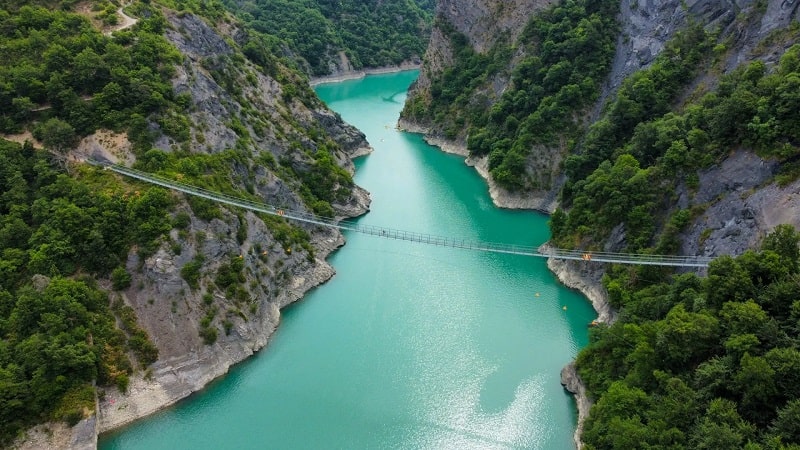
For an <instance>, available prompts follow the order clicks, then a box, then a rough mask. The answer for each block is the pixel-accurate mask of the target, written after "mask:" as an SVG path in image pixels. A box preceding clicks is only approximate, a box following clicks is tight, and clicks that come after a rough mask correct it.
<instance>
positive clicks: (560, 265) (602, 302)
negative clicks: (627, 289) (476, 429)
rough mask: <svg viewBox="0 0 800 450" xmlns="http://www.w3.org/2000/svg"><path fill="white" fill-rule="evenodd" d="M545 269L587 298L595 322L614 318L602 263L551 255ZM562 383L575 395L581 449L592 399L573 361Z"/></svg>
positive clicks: (563, 372)
mask: <svg viewBox="0 0 800 450" xmlns="http://www.w3.org/2000/svg"><path fill="white" fill-rule="evenodd" d="M549 249H550V244H549V243H547V244H544V245H542V246H541V247H539V251H540V252H542V253H547V251H548V250H549ZM547 268H548V269H550V271H551V272H553V273H554V274H555V275H556V277H558V280H559V281H560V282H561V284H563V285H565V286H567V287H569V288H571V289H576V290H577V291H579V292H580V293H581V294H583V295H584V296H585V297H586V298H587V299H589V301H590V302H591V303H592V307H593V308H594V310H595V311H596V312H597V321H598V322H602V323H607V324H611V323H614V321H615V320H617V312H616V311H614V309H613V308H612V307H611V305H610V304H609V303H608V292H606V290H605V288H604V287H603V284H602V282H601V280H602V277H603V269H602V267H601V266H598V265H596V264H594V265H592V264H587V263H585V262H582V261H568V260H563V259H553V258H550V259H548V260H547ZM561 384H562V385H563V386H564V389H566V390H567V391H569V392H570V393H572V395H573V396H574V397H575V404H576V405H577V407H578V424H577V426H576V428H575V436H574V440H575V446H576V447H577V448H578V449H580V448H582V446H583V445H582V443H581V434H582V433H583V424H584V422H585V421H586V417H588V415H589V409H591V407H592V401H591V399H590V398H589V396H588V395H587V394H586V386H584V384H583V381H582V380H581V377H580V375H578V371H577V368H576V367H575V361H573V362H571V363H569V364H568V365H567V366H565V367H564V368H563V369H562V370H561Z"/></svg>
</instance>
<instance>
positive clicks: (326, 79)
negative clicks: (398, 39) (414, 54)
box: [308, 62, 421, 87]
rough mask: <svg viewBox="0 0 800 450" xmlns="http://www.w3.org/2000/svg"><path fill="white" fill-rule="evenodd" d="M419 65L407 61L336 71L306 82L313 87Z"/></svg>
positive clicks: (412, 68)
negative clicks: (390, 64) (386, 65)
mask: <svg viewBox="0 0 800 450" xmlns="http://www.w3.org/2000/svg"><path fill="white" fill-rule="evenodd" d="M420 67H421V66H420V64H418V63H411V62H408V63H402V64H400V65H399V66H389V67H376V68H370V69H362V70H352V71H347V72H341V73H337V74H335V75H326V76H323V77H312V78H309V80H308V84H309V85H310V86H312V87H313V86H317V85H320V84H325V83H339V82H341V81H347V80H358V79H360V78H364V77H366V76H367V75H380V74H384V73H395V72H403V71H405V70H416V69H419V68H420Z"/></svg>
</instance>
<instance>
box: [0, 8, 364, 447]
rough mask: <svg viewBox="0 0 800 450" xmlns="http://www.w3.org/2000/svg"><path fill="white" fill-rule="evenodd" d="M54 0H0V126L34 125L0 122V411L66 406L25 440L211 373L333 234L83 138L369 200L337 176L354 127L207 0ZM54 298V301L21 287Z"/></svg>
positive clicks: (349, 206) (277, 193)
mask: <svg viewBox="0 0 800 450" xmlns="http://www.w3.org/2000/svg"><path fill="white" fill-rule="evenodd" d="M52 3H53V2H49V3H47V2H45V3H44V4H46V6H48V7H52V6H54V5H53V4H52ZM60 6H61V7H62V9H63V10H59V9H46V8H42V7H38V6H35V5H34V6H31V5H30V4H26V5H18V6H14V5H10V6H8V7H7V9H4V10H3V11H0V22H2V26H0V32H2V33H4V36H3V39H4V40H5V42H6V43H7V45H4V46H2V49H0V52H2V56H3V58H2V62H0V80H2V81H0V106H1V107H0V111H2V113H0V128H1V130H0V131H2V133H4V134H3V136H4V137H8V138H13V139H20V140H24V139H27V140H28V142H27V143H26V144H25V145H24V146H20V145H17V144H12V143H9V142H8V141H5V140H0V142H2V148H0V150H2V158H3V161H4V162H3V164H0V167H1V168H2V177H1V179H0V186H2V191H3V194H2V199H3V200H2V207H0V268H2V273H3V276H2V277H0V278H1V279H0V299H2V308H1V309H0V311H1V312H2V317H0V333H2V339H3V340H2V345H0V381H1V382H2V384H3V386H5V387H9V389H6V388H5V387H4V388H3V389H4V395H3V396H2V398H1V399H0V402H2V404H1V405H0V410H1V411H3V414H4V415H5V416H4V417H6V419H5V420H3V421H2V430H0V431H2V440H3V442H4V443H7V442H8V439H10V438H12V437H13V436H14V435H15V434H16V433H18V432H20V430H22V429H24V428H25V427H27V426H29V425H30V424H32V423H36V422H39V421H47V420H68V421H69V423H70V424H74V423H75V422H80V425H79V426H77V427H75V428H74V429H73V430H72V433H73V436H72V438H64V439H66V440H65V441H64V440H62V441H59V440H58V439H59V436H60V435H59V433H55V435H54V434H52V433H50V432H48V431H44V432H40V433H38V434H37V433H36V432H34V433H33V434H32V436H33V440H31V441H29V442H28V445H30V446H32V447H34V448H36V447H39V446H41V445H46V441H49V442H50V444H49V445H51V446H54V447H60V446H62V445H61V444H59V442H61V443H63V442H70V441H69V439H72V441H71V444H69V445H73V446H79V447H80V446H81V445H84V444H85V445H89V446H91V445H92V444H91V442H92V440H93V439H96V432H97V431H103V430H107V429H110V428H113V427H116V426H119V425H121V424H123V423H126V422H128V421H130V420H133V419H135V418H137V417H141V416H142V415H145V414H148V413H151V412H153V411H155V410H156V409H158V408H161V407H163V406H165V405H167V404H170V403H172V402H175V401H176V400H178V399H180V398H182V397H185V396H186V395H188V394H189V393H191V392H193V391H195V390H197V389H199V388H201V387H202V386H203V385H204V384H205V383H207V382H208V381H210V380H211V379H213V378H214V377H216V376H218V375H220V374H222V373H224V372H225V371H227V369H228V367H229V366H230V365H231V364H234V363H236V362H238V361H241V360H242V359H244V358H246V357H247V356H249V355H251V354H252V353H253V352H254V351H256V350H258V349H259V348H261V347H263V346H264V345H265V344H266V342H267V340H268V338H269V336H270V334H271V333H272V332H273V331H274V329H275V327H276V326H277V324H278V320H279V315H280V313H279V308H281V307H282V306H285V305H286V304H288V303H290V302H292V301H295V300H297V299H298V298H300V297H301V296H302V294H303V293H304V292H306V291H307V290H308V289H310V288H312V287H314V286H316V285H318V284H319V283H321V282H324V281H325V280H327V279H328V278H329V277H331V276H332V275H333V269H332V268H331V267H330V266H329V265H328V264H327V263H326V262H325V260H324V258H325V256H326V255H327V254H328V253H329V252H330V251H331V250H333V249H334V248H336V247H337V246H339V245H341V244H342V237H341V235H340V234H339V233H338V232H337V231H331V230H330V229H323V228H319V227H314V226H297V225H295V224H291V223H288V222H286V221H285V220H283V219H281V218H275V217H268V216H262V215H258V214H253V213H249V212H248V213H245V212H243V211H238V210H235V209H228V208H224V207H221V206H218V205H215V204H213V203H210V202H207V201H203V200H201V199H197V198H188V197H185V196H183V195H180V194H176V193H172V192H169V191H166V190H163V189H160V188H156V187H152V186H148V185H142V184H138V183H133V182H131V181H130V180H125V179H122V178H120V177H118V176H114V175H112V174H109V173H106V172H103V171H101V170H98V169H96V168H94V167H91V166H88V165H85V164H82V163H81V162H82V161H84V160H85V159H86V158H88V157H91V158H95V159H107V160H110V161H115V162H117V161H118V162H120V163H123V164H132V165H133V166H134V167H137V168H139V169H142V170H146V171H149V172H154V173H158V174H160V175H162V176H165V177H168V178H174V179H179V180H182V181H184V182H188V183H191V184H195V185H198V186H202V187H205V188H209V189H213V190H217V191H222V192H226V193H229V194H233V195H237V196H242V197H247V198H251V199H254V200H258V201H263V202H266V203H270V204H274V205H278V206H281V207H284V208H286V209H292V210H300V211H303V210H307V211H313V212H315V213H317V214H321V215H326V216H329V217H350V216H354V215H359V214H362V213H364V212H365V211H366V210H367V208H368V203H369V198H368V195H367V193H366V192H365V191H363V190H362V189H360V188H359V187H357V186H355V185H354V184H353V181H352V177H351V174H352V168H353V166H352V163H351V158H353V157H355V156H357V155H359V154H363V153H364V152H367V151H369V145H368V144H367V142H366V141H365V139H364V136H363V134H361V133H360V132H358V131H357V130H355V129H353V128H352V127H350V126H348V125H346V124H344V123H343V122H342V121H341V119H340V118H339V117H338V116H337V115H335V114H334V113H332V112H331V111H329V110H327V108H325V107H324V105H323V104H322V103H321V102H320V101H319V100H318V99H317V98H316V96H315V95H314V93H313V92H312V91H311V90H310V88H309V87H308V84H307V82H306V81H305V80H306V78H305V76H304V75H303V74H301V73H299V72H297V71H295V70H294V69H291V68H289V67H287V66H285V65H283V64H282V63H281V62H280V58H279V57H277V56H275V55H273V54H271V53H270V51H269V48H268V47H265V46H263V45H261V44H262V43H263V42H264V40H265V39H266V38H265V37H264V36H263V35H261V34H259V33H258V32H256V31H254V30H251V29H249V28H247V27H246V26H244V25H242V24H240V23H239V22H237V21H236V20H235V19H234V18H233V17H232V16H230V15H229V14H228V13H227V12H225V10H224V8H222V6H221V5H220V4H214V3H205V2H203V3H202V4H200V3H195V2H184V3H183V4H182V5H181V8H182V9H183V11H180V12H177V11H175V9H173V8H174V6H175V5H173V4H172V3H171V2H163V3H157V2H147V3H145V2H142V3H139V2H134V3H131V4H130V5H128V6H126V8H125V11H124V13H125V14H126V15H128V16H130V17H132V18H133V19H134V21H131V22H129V23H128V25H129V26H128V27H125V28H123V27H121V26H118V24H119V23H121V19H120V17H121V16H117V14H120V13H119V12H118V6H117V5H114V4H112V3H106V2H97V3H89V2H86V3H78V4H74V5H73V4H63V5H60ZM112 17H113V18H112ZM64 292H66V294H64ZM51 298H56V299H58V300H57V301H59V302H62V303H63V304H64V307H63V308H62V309H60V310H58V311H51V308H49V307H47V306H45V307H41V308H40V307H38V306H37V307H35V308H32V307H31V305H40V306H41V305H43V304H44V305H47V304H49V302H52V301H54V300H50V299H51ZM59 311H61V312H59ZM56 313H58V314H56ZM84 321H88V322H87V323H86V324H85V325H84V324H83V323H84ZM59 323H60V324H61V328H59V326H57V325H58V324H59ZM67 323H69V324H71V325H70V329H69V330H63V329H62V328H63V326H64V325H65V324H67ZM50 343H52V345H50ZM67 344H69V345H71V346H72V347H68V346H67ZM60 347H61V348H63V349H64V350H57V349H58V348H60ZM32 349H38V350H37V351H36V352H32V351H31V350H32ZM48 349H49V350H48ZM70 349H71V350H70ZM67 350H69V351H70V352H71V353H65V352H67ZM42 352H44V353H42ZM48 352H49V353H48ZM53 352H55V353H53ZM34 355H36V356H34ZM58 355H60V356H58ZM55 356H57V357H58V358H63V359H64V361H65V362H64V363H63V364H58V365H53V364H52V361H53V358H54V357H55ZM54 380H55V381H54ZM95 381H96V382H97V389H96V390H95V388H94V387H93V383H94V382H95ZM95 394H97V395H98V397H97V398H99V403H98V414H97V415H94V414H93V412H94V410H95V407H94V406H93V404H94V403H95ZM81 419H84V420H81ZM54 427H55V428H54V429H58V427H57V426H55V425H54ZM66 432H67V433H69V432H70V430H68V429H67V430H66ZM37 438H41V439H42V440H36V439H37ZM81 443H83V444H81Z"/></svg>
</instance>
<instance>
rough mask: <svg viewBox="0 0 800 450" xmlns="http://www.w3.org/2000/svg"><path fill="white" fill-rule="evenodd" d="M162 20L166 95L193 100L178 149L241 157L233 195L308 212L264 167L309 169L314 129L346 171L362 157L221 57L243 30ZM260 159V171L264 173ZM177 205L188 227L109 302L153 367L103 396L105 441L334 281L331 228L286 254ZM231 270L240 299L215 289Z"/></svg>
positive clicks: (261, 231)
mask: <svg viewBox="0 0 800 450" xmlns="http://www.w3.org/2000/svg"><path fill="white" fill-rule="evenodd" d="M167 17H168V20H169V21H170V25H171V29H170V30H169V31H168V32H167V38H168V39H169V40H170V41H171V42H172V43H173V44H174V45H175V46H176V47H177V48H178V49H179V50H180V51H181V53H182V54H183V55H184V60H183V63H182V64H181V65H180V66H179V67H178V68H177V71H176V75H175V77H174V79H173V88H174V89H175V92H176V93H177V94H186V95H188V96H189V97H190V98H191V104H192V107H191V108H189V110H188V111H187V113H188V116H189V118H190V121H191V129H192V134H191V139H190V140H189V142H186V143H181V144H180V147H181V148H182V149H184V150H187V151H190V152H196V153H206V154H214V153H219V152H222V151H226V150H231V149H234V148H236V149H237V151H238V152H239V153H240V154H242V155H243V156H242V158H243V159H240V160H237V161H235V162H232V163H231V167H230V174H231V178H232V179H231V181H232V182H233V183H235V184H237V183H238V184H239V185H240V186H239V187H240V188H242V189H244V188H247V190H248V191H249V192H250V194H252V195H256V196H258V197H260V198H261V199H262V200H263V201H264V202H265V203H268V204H271V205H276V206H279V207H281V208H286V209H290V210H298V211H306V210H307V208H306V206H305V204H304V202H303V201H302V200H301V197H300V195H299V194H298V192H297V186H295V185H294V184H296V183H295V182H294V181H292V180H289V181H287V180H285V179H283V178H282V177H280V176H278V175H277V174H276V173H274V172H273V170H275V167H274V165H272V166H271V165H270V163H269V161H273V162H274V161H278V160H281V158H283V159H284V160H285V161H289V162H290V163H291V165H292V166H293V167H295V166H296V167H299V168H302V167H305V166H307V165H309V164H311V163H312V162H311V161H310V160H309V158H310V157H309V156H307V154H306V152H296V151H292V150H291V149H290V147H291V145H292V144H295V143H299V144H300V145H302V146H304V148H305V149H306V150H307V151H308V152H312V153H313V152H314V151H316V145H317V144H316V141H314V140H312V139H310V138H309V137H308V130H312V129H314V130H318V131H317V132H318V133H321V134H322V135H323V136H325V139H330V140H332V141H333V142H335V143H336V144H337V145H338V146H336V147H335V148H333V149H332V150H331V152H332V154H333V156H334V157H335V159H336V161H337V162H338V163H339V164H341V165H342V166H343V167H345V168H347V169H349V170H351V171H352V169H353V165H352V161H351V158H352V157H353V156H354V155H357V154H359V152H364V151H367V150H368V149H369V144H368V143H367V142H366V139H365V136H364V134H363V133H361V132H360V131H358V130H356V129H355V128H353V127H352V126H350V125H347V124H345V123H344V122H343V121H342V120H341V117H339V116H338V115H336V114H334V113H333V112H331V111H329V110H328V109H327V108H326V107H325V106H324V105H323V104H322V103H321V102H317V101H314V100H313V97H307V98H303V99H302V100H301V99H297V98H291V97H287V96H285V95H284V92H283V87H282V85H281V84H280V83H278V82H277V81H276V80H275V79H273V78H271V77H270V76H268V75H266V74H265V73H263V72H262V71H260V70H259V69H258V68H257V67H255V66H253V65H252V64H250V63H248V62H247V61H244V62H243V63H241V64H239V65H233V64H231V63H230V60H229V59H227V56H228V55H233V54H234V53H235V51H236V50H235V49H234V48H233V47H232V45H233V44H232V43H229V42H236V40H237V39H239V40H241V36H239V34H238V33H240V32H239V31H238V30H236V29H233V28H231V27H230V25H220V27H218V28H212V27H211V26H210V25H209V24H208V23H206V22H205V21H203V20H201V19H199V18H197V17H195V16H194V15H192V14H182V15H178V14H173V15H168V16H167ZM226 27H227V28H226ZM226 32H227V33H228V34H226ZM227 38H230V39H227ZM219 71H224V72H225V76H228V77H232V78H233V79H236V80H237V81H240V89H241V90H240V92H238V93H237V95H233V94H232V93H231V92H228V91H227V90H226V89H225V87H224V86H222V85H221V84H220V82H219V80H218V79H215V76H217V75H218V73H217V75H215V72H219ZM296 81H298V82H301V81H302V79H301V78H300V77H297V80H296ZM223 84H224V83H223ZM242 99H246V100H247V101H248V102H249V105H248V107H247V108H245V106H243V105H242V104H240V101H241V100H242ZM245 111H249V112H245ZM253 111H256V112H253ZM234 118H236V119H238V121H239V123H240V124H241V126H243V127H245V128H246V131H247V134H248V135H249V137H250V138H251V139H247V140H244V141H242V140H241V139H240V138H241V137H242V136H240V135H239V134H238V133H239V132H241V129H240V128H236V129H234V128H232V126H231V123H232V119H234ZM288 118H291V120H289V119H288ZM259 124H260V125H259ZM236 130H239V131H238V132H237V131H236ZM242 142H245V143H244V144H243V143H242ZM156 145H157V146H158V147H160V148H162V149H163V150H165V151H172V150H173V149H174V148H175V147H176V146H177V145H178V144H176V143H174V142H172V141H171V140H170V139H168V138H166V137H164V138H162V139H160V140H159V141H157V143H156ZM295 145H296V144H295ZM330 147H334V146H330ZM267 153H268V154H269V155H266V154H267ZM264 160H266V161H267V163H265V164H261V163H259V162H260V161H264ZM237 180H239V181H237ZM175 200H176V203H177V204H178V206H177V207H176V212H175V213H178V212H183V213H185V214H188V216H189V218H190V220H189V224H188V226H187V227H186V228H185V229H183V230H177V229H175V230H172V232H171V233H170V236H169V239H166V240H165V241H164V242H163V243H162V245H161V247H160V248H159V249H158V250H157V251H156V252H155V253H153V254H152V255H149V256H147V257H146V258H144V259H142V258H141V257H140V256H139V254H138V253H137V251H136V249H133V250H132V251H131V252H130V254H129V257H128V261H127V270H128V272H129V273H131V274H132V278H133V280H132V284H131V287H130V288H128V289H127V290H126V291H124V292H120V293H112V296H113V297H114V298H113V300H114V301H120V300H121V301H122V302H124V304H126V305H128V306H130V307H131V308H132V309H133V310H134V312H135V313H136V316H137V318H138V322H139V325H140V326H141V327H142V328H143V329H144V330H145V331H147V333H148V335H149V336H150V338H151V340H152V341H153V342H154V344H155V345H156V347H157V348H158V350H159V358H158V361H156V362H155V363H154V364H153V365H152V366H150V367H149V368H148V372H147V374H148V377H147V378H146V379H145V378H142V377H134V379H133V380H132V381H131V387H130V391H129V392H128V393H127V394H122V393H120V392H118V391H116V389H113V388H112V389H110V390H108V391H106V393H105V394H106V395H105V397H104V400H102V401H100V403H99V414H98V422H97V423H98V429H99V431H100V432H102V431H107V430H109V429H112V428H115V427H118V426H120V425H122V424H125V423H128V422H130V421H132V420H135V419H137V418H139V417H141V416H143V415H146V414H150V413H152V412H155V411H157V410H158V409H160V408H162V407H164V406H166V405H169V404H171V403H174V402H175V401H177V400H179V399H180V398H183V397H185V396H187V395H189V394H190V393H191V392H194V391H196V390H198V389H200V388H202V387H203V386H204V385H205V384H206V383H208V382H209V381H211V380H212V379H214V378H216V377H218V376H220V375H221V374H224V373H225V372H227V370H228V368H229V367H230V366H231V365H233V364H235V363H237V362H239V361H241V360H243V359H245V358H247V357H248V356H250V355H252V354H253V353H254V352H255V351H258V350H259V349H260V348H262V347H264V346H265V345H266V344H267V342H268V340H269V337H270V336H271V334H272V333H273V332H274V330H275V328H276V327H277V326H278V323H279V319H280V308H282V307H284V306H286V305H288V304H290V303H292V302H294V301H296V300H298V299H300V298H301V297H302V296H303V295H304V293H305V292H307V291H308V290H309V289H311V288H313V287H315V286H317V285H319V284H321V283H323V282H325V281H326V280H328V279H329V278H331V277H332V276H333V275H334V270H333V268H332V267H331V266H330V265H328V263H327V262H326V261H325V257H326V256H327V255H328V254H329V253H330V252H331V251H333V250H334V249H336V248H338V247H339V246H341V245H342V244H343V243H344V240H343V237H342V235H341V233H339V232H338V231H337V230H333V229H330V228H323V227H318V226H314V225H300V227H301V228H302V230H303V231H304V232H305V233H307V234H308V236H309V241H310V244H311V247H312V248H313V253H311V252H309V251H307V250H306V249H305V248H303V247H302V246H299V245H298V246H297V247H296V248H291V247H292V246H291V245H289V244H287V243H286V242H287V241H286V239H279V236H278V234H279V233H285V231H280V229H277V228H275V225H274V224H270V223H268V222H265V221H264V220H262V218H261V217H259V216H258V215H256V214H254V213H252V212H245V211H238V210H232V209H227V208H225V207H221V208H220V210H219V214H220V217H219V218H213V219H211V220H203V219H200V218H199V217H197V216H196V215H195V214H194V212H193V211H192V209H191V208H190V207H189V205H188V204H187V202H186V199H185V198H184V197H183V196H182V195H180V194H175ZM332 206H333V207H334V211H335V213H336V215H337V216H339V217H352V216H357V215H360V214H363V213H364V212H366V211H367V209H368V206H369V195H368V193H367V192H366V191H364V190H363V189H361V188H358V187H355V188H354V189H353V193H352V195H351V196H350V197H349V198H347V199H345V200H344V201H342V204H339V205H332ZM276 230H277V231H276ZM193 261H194V262H197V263H198V264H199V279H198V283H197V284H196V285H190V284H189V282H188V281H187V280H186V278H185V275H184V274H183V273H182V271H183V269H184V268H185V267H186V265H187V264H189V263H190V262H193ZM233 261H238V262H241V263H242V265H243V266H244V269H243V270H242V272H241V273H242V274H243V276H244V281H243V282H238V283H237V284H236V286H235V289H226V287H225V286H218V283H219V281H218V279H217V275H218V273H219V272H220V270H221V269H224V268H225V267H226V266H229V265H230V264H232V262H233ZM204 328H207V329H211V330H213V331H215V332H216V339H215V340H214V341H213V343H210V342H206V340H205V339H204V338H203V337H202V336H201V331H202V330H203V329H204Z"/></svg>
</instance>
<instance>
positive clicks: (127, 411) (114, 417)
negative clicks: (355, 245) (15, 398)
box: [97, 234, 344, 433]
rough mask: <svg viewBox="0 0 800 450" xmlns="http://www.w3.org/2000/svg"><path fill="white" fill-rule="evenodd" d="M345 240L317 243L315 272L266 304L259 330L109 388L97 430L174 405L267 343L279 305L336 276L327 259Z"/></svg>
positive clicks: (160, 363) (162, 363)
mask: <svg viewBox="0 0 800 450" xmlns="http://www.w3.org/2000/svg"><path fill="white" fill-rule="evenodd" d="M342 245H344V238H343V237H342V235H341V234H338V236H337V239H336V240H335V241H334V240H331V241H330V242H327V241H326V242H322V243H320V242H316V243H315V248H319V249H320V251H319V253H318V256H317V259H316V264H315V266H314V268H313V269H312V271H311V272H308V273H304V274H302V275H296V276H295V277H294V279H293V280H292V283H291V285H290V288H289V289H287V291H286V293H285V294H283V295H282V296H281V298H280V299H279V301H278V303H277V304H275V303H268V307H269V309H268V311H266V312H265V314H266V315H267V316H268V317H269V326H268V327H265V328H263V329H261V330H260V332H259V333H258V334H257V335H255V336H250V338H249V339H245V340H241V341H236V342H229V343H226V344H225V345H224V346H222V345H220V344H215V345H213V346H210V347H207V348H204V349H203V350H202V351H201V352H198V353H196V354H189V355H185V356H182V357H180V358H173V359H172V360H166V361H158V362H157V363H156V364H155V365H154V366H153V373H152V376H151V377H150V379H144V378H142V377H134V378H132V379H131V383H130V386H129V388H128V393H127V394H122V393H120V392H119V391H117V390H116V389H111V390H108V391H106V394H105V397H104V398H103V399H102V400H101V401H100V402H99V405H98V406H99V411H98V420H97V422H98V425H97V432H98V433H104V432H107V431H111V430H114V429H117V428H120V427H122V426H124V425H127V424H129V423H131V422H133V421H135V420H138V419H140V418H142V417H145V416H148V415H150V414H153V413H155V412H157V411H160V410H162V409H164V408H166V407H168V406H170V405H173V404H174V403H176V402H178V401H179V400H182V399H184V398H186V397H188V396H189V395H191V394H192V393H194V392H197V391H199V390H201V389H203V388H204V387H205V386H206V385H207V384H208V383H209V382H210V381H212V380H214V379H216V378H218V377H219V376H221V375H224V374H225V373H227V372H228V370H229V369H230V367H231V366H233V365H234V364H236V363H239V362H241V361H244V360H245V359H247V358H248V357H250V356H252V355H253V354H254V353H255V352H257V351H259V350H261V349H262V348H264V347H265V346H266V345H267V344H268V343H269V339H270V337H271V336H272V334H273V333H274V332H275V330H276V329H277V327H278V324H279V322H280V310H279V308H283V307H285V306H287V305H289V304H291V303H294V302H295V301H298V300H300V299H302V298H303V296H304V295H305V294H306V293H307V292H308V291H310V290H311V289H313V288H315V287H317V286H319V285H321V284H322V283H324V282H326V281H328V280H329V279H331V278H332V277H333V276H334V274H335V273H336V272H335V270H334V269H333V267H332V266H331V265H330V264H328V263H327V261H326V260H325V259H326V258H327V256H328V255H329V254H330V253H331V252H333V251H334V250H336V249H337V248H339V247H341V246H342Z"/></svg>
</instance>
